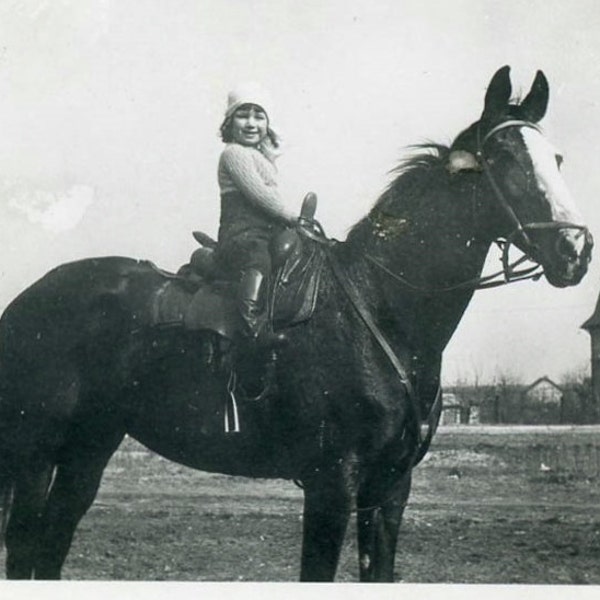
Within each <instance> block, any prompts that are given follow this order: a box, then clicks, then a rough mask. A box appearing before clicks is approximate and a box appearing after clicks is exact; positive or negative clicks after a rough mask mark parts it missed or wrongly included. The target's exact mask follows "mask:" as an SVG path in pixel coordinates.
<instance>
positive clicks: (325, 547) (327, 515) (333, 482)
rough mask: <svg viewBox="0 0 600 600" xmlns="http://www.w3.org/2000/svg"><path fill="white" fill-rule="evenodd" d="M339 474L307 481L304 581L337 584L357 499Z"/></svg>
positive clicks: (303, 559)
mask: <svg viewBox="0 0 600 600" xmlns="http://www.w3.org/2000/svg"><path fill="white" fill-rule="evenodd" d="M339 470H341V469H339ZM335 471H336V472H334V473H332V472H329V473H327V474H325V473H322V474H319V473H317V475H316V476H314V477H311V478H310V479H308V480H304V481H303V484H304V531H303V538H302V567H301V570H300V580H301V581H333V580H334V577H335V572H336V569H337V566H338V561H339V558H340V552H341V549H342V543H343V541H344V536H345V533H346V527H347V526H348V519H349V516H350V510H351V503H352V499H353V495H354V490H353V486H352V484H351V483H349V482H348V481H347V480H346V479H345V478H344V477H343V476H342V475H341V473H339V472H337V471H338V469H335Z"/></svg>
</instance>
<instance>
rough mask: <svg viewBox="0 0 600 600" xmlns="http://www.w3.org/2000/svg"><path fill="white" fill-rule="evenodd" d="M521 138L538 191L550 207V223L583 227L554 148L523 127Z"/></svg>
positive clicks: (535, 132)
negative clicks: (558, 222) (531, 165)
mask: <svg viewBox="0 0 600 600" xmlns="http://www.w3.org/2000/svg"><path fill="white" fill-rule="evenodd" d="M521 135H522V136H523V140H524V142H525V146H526V147H527V150H528V152H529V157H530V159H531V162H532V163H533V169H534V174H535V178H536V181H537V185H538V189H539V190H540V191H541V192H542V193H543V194H544V196H545V198H546V200H547V201H548V204H549V206H550V210H551V215H552V220H553V221H563V222H565V223H571V224H573V225H583V218H582V216H581V214H580V213H579V211H578V209H577V207H576V206H575V201H574V200H573V197H572V196H571V192H570V191H569V188H568V187H567V184H566V183H565V180H564V179H563V177H562V175H561V173H560V170H559V165H558V160H557V158H558V156H559V154H558V153H557V151H556V148H554V146H552V144H551V143H550V142H548V140H546V138H545V137H544V136H543V135H542V134H541V133H540V132H539V131H538V130H537V129H534V128H532V127H523V128H522V129H521Z"/></svg>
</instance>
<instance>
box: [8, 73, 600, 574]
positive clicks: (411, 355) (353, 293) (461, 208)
mask: <svg viewBox="0 0 600 600" xmlns="http://www.w3.org/2000/svg"><path fill="white" fill-rule="evenodd" d="M547 102H548V84H547V81H546V78H545V76H544V75H543V73H541V72H538V73H537V75H536V78H535V80H534V83H533V86H532V88H531V90H530V91H529V93H528V94H527V96H526V97H525V98H524V99H523V100H522V101H521V102H520V103H519V102H516V101H512V100H511V84H510V77H509V68H508V67H503V68H502V69H500V70H499V71H498V72H497V73H496V74H495V75H494V77H493V78H492V80H491V82H490V84H489V87H488V90H487V93H486V96H485V107H484V110H483V114H482V116H481V118H480V119H479V120H478V121H477V122H475V123H474V124H472V125H471V126H470V127H468V128H467V129H465V130H464V131H463V132H462V133H461V134H460V135H459V136H458V137H457V138H456V140H455V141H454V142H453V144H452V145H451V147H450V148H447V147H443V146H429V147H424V148H421V151H420V152H419V153H418V155H416V156H414V157H412V158H410V159H409V160H408V161H407V162H406V163H405V164H404V165H403V166H402V167H401V169H400V171H399V173H398V175H397V177H396V178H395V180H394V181H393V182H392V183H391V185H390V186H389V188H388V189H387V191H385V192H384V193H383V195H382V197H381V198H380V199H379V200H378V202H377V203H376V204H375V205H374V207H373V208H372V210H371V211H370V213H369V214H368V216H367V217H365V218H364V219H362V220H361V221H360V222H359V223H358V224H356V225H355V226H354V228H353V229H352V230H351V231H350V233H349V235H348V238H347V240H346V241H345V242H339V243H334V244H332V245H331V247H329V248H328V257H329V259H328V260H327V261H326V264H325V267H324V269H325V270H324V271H323V274H322V281H321V286H320V288H319V292H318V297H317V301H316V306H315V310H314V314H313V316H312V318H311V319H310V320H308V321H306V322H304V323H302V324H298V325H296V326H294V327H292V328H290V329H289V330H288V332H287V333H288V337H289V340H290V344H289V346H287V347H286V348H284V349H283V350H281V352H280V357H279V360H278V362H277V363H276V364H277V371H276V375H275V376H276V381H277V388H276V389H277V393H276V394H275V395H274V396H273V397H271V398H269V400H268V401H264V402H254V403H246V404H244V403H242V404H241V405H240V420H241V423H242V427H241V431H240V432H239V433H229V434H226V433H224V431H223V396H224V390H225V388H226V381H224V379H223V374H222V372H221V370H219V369H218V368H215V367H214V365H213V364H212V363H211V362H210V361H209V360H208V359H207V348H208V349H210V348H211V344H212V342H211V343H208V340H210V339H213V338H214V336H215V334H214V333H211V332H197V331H196V332H189V331H186V330H184V329H183V328H179V329H177V328H171V329H165V328H162V329H161V328H158V327H152V326H151V325H150V322H151V314H150V313H151V312H152V311H151V303H152V302H151V300H152V299H153V298H155V296H156V291H157V290H158V289H159V288H160V287H161V286H162V285H163V284H164V282H165V277H166V275H165V274H164V273H162V272H160V271H159V270H158V269H156V268H155V267H153V265H151V264H150V263H148V262H145V261H137V260H132V259H129V258H118V257H109V258H95V259H87V260H82V261H78V262H74V263H69V264H66V265H62V266H60V267H58V268H56V269H54V270H53V271H51V272H50V273H48V274H47V275H46V276H45V277H43V278H42V279H41V280H39V281H38V282H36V283H34V284H33V285H32V286H31V287H29V288H28V289H27V290H25V291H24V292H23V293H22V294H21V295H20V296H19V297H18V298H17V299H16V300H14V302H13V303H12V304H11V305H10V306H9V307H8V308H7V310H6V311H5V313H4V315H3V317H2V320H1V321H0V352H1V354H0V376H1V379H0V386H1V387H0V482H1V487H2V490H3V494H4V496H3V497H4V499H5V501H4V516H5V519H6V523H5V525H6V527H5V544H6V549H7V576H8V577H9V578H32V577H33V578H37V579H55V578H59V577H60V574H61V568H62V566H63V563H64V561H65V559H66V556H67V553H68V551H69V547H70V545H71V541H72V537H73V534H74V532H75V528H76V526H77V524H78V522H79V521H80V519H81V518H82V517H83V515H84V514H85V512H86V511H87V510H88V508H89V507H90V505H91V504H92V502H93V500H94V497H95V495H96V492H97V490H98V486H99V484H100V480H101V476H102V473H103V470H104V468H105V467H106V464H107V462H108V460H109V459H110V457H111V455H112V454H113V452H115V450H116V449H117V447H118V446H119V444H120V442H121V440H122V439H123V437H124V435H125V434H126V433H127V434H129V435H131V436H132V437H134V438H135V439H137V440H139V441H140V442H141V443H142V444H145V445H146V446H147V447H148V448H151V449H152V450H154V451H155V452H158V453H159V454H161V455H163V456H165V457H167V458H169V459H171V460H173V461H177V462H179V463H182V464H184V465H188V466H190V467H193V468H196V469H201V470H205V471H214V472H222V473H229V474H237V475H246V476H250V477H272V478H287V479H294V480H297V481H298V482H300V484H301V486H302V487H303V490H304V521H303V528H304V531H303V546H302V564H301V579H302V580H305V581H326V580H333V578H334V576H335V572H336V567H337V564H338V559H339V554H340V549H341V546H342V541H343V538H344V535H345V531H346V528H347V523H348V520H349V516H350V514H351V513H352V512H353V511H354V512H356V516H357V521H358V544H359V565H360V579H361V580H362V581H392V580H393V569H394V557H395V551H396V542H397V536H398V529H399V525H400V521H401V518H402V514H403V511H404V508H405V506H406V503H407V499H408V495H409V489H410V484H411V472H412V468H413V467H414V466H415V463H416V462H417V461H418V459H419V458H420V456H421V455H422V454H423V451H424V449H423V448H424V447H423V444H422V441H421V438H420V435H419V434H420V428H419V427H415V422H417V421H418V417H417V416H416V415H415V413H418V412H419V410H420V411H421V412H422V414H423V416H426V415H427V414H428V413H429V412H430V411H431V408H432V406H437V404H436V403H435V398H436V397H438V395H439V394H438V391H439V374H440V364H441V356H442V352H443V350H444V348H445V346H446V344H447V343H448V341H449V339H450V337H451V335H452V333H453V332H454V330H455V328H456V326H457V324H458V322H459V320H460V318H461V316H462V314H463V312H464V310H465V309H466V307H467V304H468V303H469V300H470V299H471V297H472V295H473V292H474V289H475V288H476V287H477V284H478V283H479V282H481V272H482V269H483V266H484V262H485V258H486V255H487V253H488V250H489V248H490V245H491V244H492V243H493V242H494V241H497V240H501V241H502V242H503V244H504V247H507V246H510V245H514V246H517V247H518V248H519V249H520V250H521V251H522V252H524V253H525V254H526V255H527V256H528V257H529V258H530V259H531V260H532V261H534V262H535V263H536V264H537V265H540V266H541V268H543V272H544V274H545V277H546V279H547V280H548V281H549V282H550V283H551V284H552V285H554V286H556V287H564V286H571V285H575V284H577V283H578V282H579V281H580V280H581V279H582V277H583V276H584V274H585V273H586V271H587V266H588V262H589V260H590V255H591V247H592V240H591V236H590V235H589V233H588V231H587V229H586V228H585V227H584V226H583V224H582V222H581V219H580V217H579V216H578V214H577V212H576V209H575V207H574V206H573V204H572V202H571V198H570V196H569V194H568V191H567V189H566V186H565V184H564V182H563V180H562V179H561V176H560V173H559V167H560V161H561V158H560V156H557V155H556V152H555V150H554V149H552V146H550V144H548V143H547V142H546V141H545V139H544V137H543V136H542V134H541V132H540V129H539V127H538V125H537V123H538V121H539V120H540V119H541V118H542V117H543V116H544V114H545V111H546V106H547ZM504 267H505V268H504V276H505V278H506V279H511V278H517V277H519V276H520V275H519V273H522V272H523V268H522V267H519V269H520V270H517V268H515V267H514V266H511V265H510V264H508V260H506V261H505V265H504ZM403 374H404V375H405V376H404V377H403V376H402V375H403ZM415 399H417V400H416V401H415ZM430 431H431V429H430Z"/></svg>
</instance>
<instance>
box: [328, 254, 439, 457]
mask: <svg viewBox="0 0 600 600" xmlns="http://www.w3.org/2000/svg"><path fill="white" fill-rule="evenodd" d="M327 259H328V262H329V265H330V266H331V270H332V272H333V274H334V276H335V278H336V280H337V282H338V283H339V285H340V287H341V288H342V290H343V291H344V293H345V294H346V297H347V298H348V300H349V301H350V304H351V305H352V307H353V308H354V310H355V311H356V312H357V314H358V316H359V317H360V318H361V320H362V322H363V323H364V324H365V326H366V327H367V329H368V330H369V332H370V333H371V335H372V336H373V337H374V338H375V340H376V341H377V343H378V345H379V347H380V348H381V349H382V350H383V352H384V354H385V356H386V358H387V359H388V361H389V363H390V364H391V366H392V368H393V369H394V371H395V372H396V375H397V376H398V379H399V380H400V382H401V383H402V384H403V386H404V388H405V389H406V392H407V394H408V399H409V405H410V407H411V410H412V413H413V421H412V423H413V434H414V436H415V440H416V442H417V447H416V451H415V456H414V458H413V466H416V465H417V464H418V463H419V462H420V461H421V459H422V458H423V457H424V456H425V454H426V452H427V450H428V448H429V444H430V443H431V440H432V439H433V434H434V433H435V430H436V429H437V424H438V422H439V417H440V414H441V410H442V393H441V388H438V390H437V393H436V397H435V400H434V402H433V405H432V407H431V409H430V411H429V414H428V415H427V419H426V427H427V431H426V433H425V436H423V433H422V431H421V423H422V422H423V418H422V414H421V405H420V403H419V398H418V397H417V393H416V392H415V389H414V386H413V385H412V383H411V382H410V379H409V377H408V374H407V372H406V370H405V368H404V366H403V365H402V363H401V362H400V359H399V358H398V357H397V356H396V353H395V352H394V350H393V349H392V347H391V346H390V344H389V342H388V341H387V339H386V338H385V336H384V334H383V332H382V331H381V329H379V327H378V326H377V324H376V323H375V321H374V320H373V317H372V316H371V313H370V311H369V309H368V308H367V307H366V306H365V305H364V304H363V302H362V298H361V296H360V294H359V292H358V291H357V289H356V288H355V286H354V284H353V283H352V280H351V279H350V278H349V277H347V275H346V273H345V272H344V270H343V268H342V266H341V265H340V264H339V262H338V259H337V258H336V256H335V255H334V253H333V252H327Z"/></svg>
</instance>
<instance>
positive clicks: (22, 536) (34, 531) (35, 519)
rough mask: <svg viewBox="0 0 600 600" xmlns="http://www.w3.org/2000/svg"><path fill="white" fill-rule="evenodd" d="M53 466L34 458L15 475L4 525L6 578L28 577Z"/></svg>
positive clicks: (31, 567) (39, 532)
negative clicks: (8, 510) (10, 501)
mask: <svg viewBox="0 0 600 600" xmlns="http://www.w3.org/2000/svg"><path fill="white" fill-rule="evenodd" d="M52 472H53V465H52V464H51V463H50V462H47V461H42V460H36V461H33V462H31V464H27V465H21V466H20V469H19V474H18V476H17V477H16V478H15V482H14V491H13V501H12V506H11V508H10V516H9V518H8V523H7V527H6V537H5V544H6V577H7V578H8V579H31V578H32V576H33V571H34V565H35V556H36V552H37V549H38V547H39V539H40V535H41V531H42V518H41V516H42V514H43V511H44V506H45V503H46V495H47V493H48V487H49V486H50V481H51V478H52Z"/></svg>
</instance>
